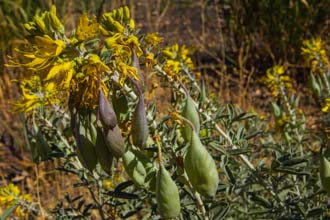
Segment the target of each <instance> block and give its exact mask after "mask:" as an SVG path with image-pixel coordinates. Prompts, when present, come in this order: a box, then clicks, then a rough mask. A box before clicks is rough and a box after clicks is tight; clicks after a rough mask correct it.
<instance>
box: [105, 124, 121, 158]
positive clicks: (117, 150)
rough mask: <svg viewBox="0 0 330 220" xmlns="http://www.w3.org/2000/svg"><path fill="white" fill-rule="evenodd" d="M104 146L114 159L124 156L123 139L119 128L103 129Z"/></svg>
mask: <svg viewBox="0 0 330 220" xmlns="http://www.w3.org/2000/svg"><path fill="white" fill-rule="evenodd" d="M104 132H105V144H106V145H107V147H108V149H109V151H110V153H111V154H112V155H113V156H115V157H116V158H120V157H122V156H123V155H124V150H125V149H124V147H125V146H124V139H123V136H122V135H121V132H120V128H119V127H118V125H116V126H115V127H114V128H112V129H111V128H109V129H104Z"/></svg>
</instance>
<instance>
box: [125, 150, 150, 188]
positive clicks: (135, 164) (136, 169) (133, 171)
mask: <svg viewBox="0 0 330 220" xmlns="http://www.w3.org/2000/svg"><path fill="white" fill-rule="evenodd" d="M123 162H124V167H125V170H126V172H127V174H128V175H129V177H131V179H132V180H133V182H134V183H135V184H136V185H138V186H141V187H142V186H144V184H145V182H144V181H145V178H146V176H147V172H146V169H145V167H144V166H143V164H142V162H141V161H139V159H138V158H137V157H136V155H135V154H134V153H133V152H132V151H127V152H126V153H125V154H124V156H123Z"/></svg>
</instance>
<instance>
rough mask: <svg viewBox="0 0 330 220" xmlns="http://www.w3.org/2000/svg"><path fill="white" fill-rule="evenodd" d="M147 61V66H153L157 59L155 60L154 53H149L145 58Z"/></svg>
mask: <svg viewBox="0 0 330 220" xmlns="http://www.w3.org/2000/svg"><path fill="white" fill-rule="evenodd" d="M145 63H146V66H147V67H152V66H154V65H155V64H156V63H157V61H156V60H155V55H154V54H153V53H151V52H150V53H148V54H147V56H146V59H145Z"/></svg>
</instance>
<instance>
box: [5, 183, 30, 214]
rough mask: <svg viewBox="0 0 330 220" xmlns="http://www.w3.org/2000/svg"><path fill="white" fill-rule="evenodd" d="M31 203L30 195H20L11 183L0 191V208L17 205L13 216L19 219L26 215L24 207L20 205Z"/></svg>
mask: <svg viewBox="0 0 330 220" xmlns="http://www.w3.org/2000/svg"><path fill="white" fill-rule="evenodd" d="M31 201H32V199H31V195H29V194H25V195H20V190H19V189H18V187H17V186H15V185H14V184H12V183H10V184H9V185H7V186H6V187H3V188H1V189H0V206H3V207H5V208H8V207H10V206H12V205H15V204H18V206H17V207H16V209H15V215H16V217H20V218H21V219H23V217H25V216H26V215H27V212H26V210H25V207H22V204H25V203H27V202H31Z"/></svg>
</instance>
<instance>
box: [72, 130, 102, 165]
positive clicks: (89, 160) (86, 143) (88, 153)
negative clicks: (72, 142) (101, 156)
mask: <svg viewBox="0 0 330 220" xmlns="http://www.w3.org/2000/svg"><path fill="white" fill-rule="evenodd" d="M76 141H77V149H76V150H77V156H78V159H79V161H80V162H81V164H82V165H83V166H84V167H85V168H86V169H88V170H89V171H93V170H94V169H95V167H96V163H97V156H96V152H95V148H94V145H93V143H92V142H91V141H90V140H88V139H87V138H86V137H85V136H84V135H82V134H78V136H77V137H76Z"/></svg>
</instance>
